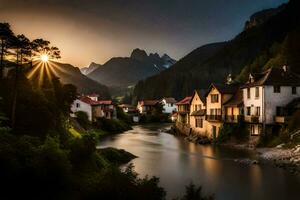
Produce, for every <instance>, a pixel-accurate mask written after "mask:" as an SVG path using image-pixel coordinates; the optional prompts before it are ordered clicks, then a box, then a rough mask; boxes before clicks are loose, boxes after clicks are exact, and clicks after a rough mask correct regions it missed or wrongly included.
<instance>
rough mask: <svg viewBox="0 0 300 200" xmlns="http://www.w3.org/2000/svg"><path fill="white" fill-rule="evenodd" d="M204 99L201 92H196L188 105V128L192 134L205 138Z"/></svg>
mask: <svg viewBox="0 0 300 200" xmlns="http://www.w3.org/2000/svg"><path fill="white" fill-rule="evenodd" d="M205 108H206V106H205V97H204V95H203V94H202V93H201V91H198V90H196V91H195V92H194V95H193V96H192V99H191V103H190V113H189V115H190V123H189V124H190V127H191V129H192V132H193V133H194V134H197V135H200V136H207V121H206V119H205V116H206V109H205Z"/></svg>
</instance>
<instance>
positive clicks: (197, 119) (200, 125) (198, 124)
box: [195, 118, 203, 128]
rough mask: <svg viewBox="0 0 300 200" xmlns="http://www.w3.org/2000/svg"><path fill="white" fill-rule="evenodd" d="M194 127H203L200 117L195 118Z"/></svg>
mask: <svg viewBox="0 0 300 200" xmlns="http://www.w3.org/2000/svg"><path fill="white" fill-rule="evenodd" d="M195 120H196V121H195V123H196V127H199V128H202V127H203V119H202V118H196V119H195Z"/></svg>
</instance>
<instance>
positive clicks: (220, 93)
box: [206, 84, 238, 139]
mask: <svg viewBox="0 0 300 200" xmlns="http://www.w3.org/2000/svg"><path fill="white" fill-rule="evenodd" d="M237 91H238V86H237V85H235V84H230V85H221V84H211V86H210V87H209V89H208V92H207V94H206V120H207V121H208V126H207V133H208V136H209V137H210V138H212V139H215V138H217V137H218V135H219V133H220V130H221V127H222V125H223V122H224V120H223V119H224V117H225V110H224V109H223V108H224V106H223V105H224V104H225V103H227V102H228V101H229V100H230V99H231V98H232V97H233V96H234V95H235V93H236V92H237Z"/></svg>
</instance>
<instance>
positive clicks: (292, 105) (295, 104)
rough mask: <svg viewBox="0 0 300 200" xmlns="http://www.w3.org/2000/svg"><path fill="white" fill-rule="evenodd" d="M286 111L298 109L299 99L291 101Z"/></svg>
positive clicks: (299, 105) (299, 106)
mask: <svg viewBox="0 0 300 200" xmlns="http://www.w3.org/2000/svg"><path fill="white" fill-rule="evenodd" d="M286 108H288V109H300V98H296V99H293V100H292V101H291V102H290V103H288V104H287V105H286Z"/></svg>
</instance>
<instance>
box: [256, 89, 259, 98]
mask: <svg viewBox="0 0 300 200" xmlns="http://www.w3.org/2000/svg"><path fill="white" fill-rule="evenodd" d="M255 98H259V87H256V88H255Z"/></svg>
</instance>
